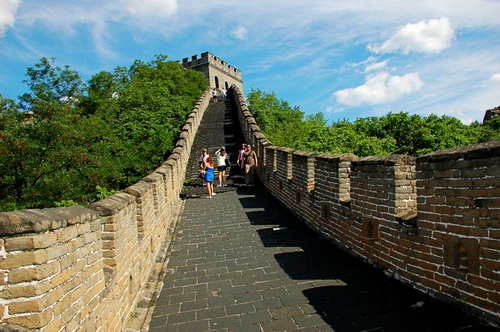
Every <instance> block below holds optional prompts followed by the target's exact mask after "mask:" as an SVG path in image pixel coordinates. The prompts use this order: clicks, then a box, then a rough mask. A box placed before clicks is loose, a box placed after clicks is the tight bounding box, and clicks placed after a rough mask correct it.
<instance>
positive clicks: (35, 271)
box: [9, 261, 59, 284]
mask: <svg viewBox="0 0 500 332" xmlns="http://www.w3.org/2000/svg"><path fill="white" fill-rule="evenodd" d="M58 272H59V263H58V262H56V261H52V262H51V263H48V264H43V265H35V266H32V267H25V268H21V269H15V270H11V271H10V272H9V284H17V283H21V282H28V281H39V280H43V279H45V278H48V277H50V276H53V275H55V274H57V273H58Z"/></svg>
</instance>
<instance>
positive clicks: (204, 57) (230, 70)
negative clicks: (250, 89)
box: [181, 52, 243, 91]
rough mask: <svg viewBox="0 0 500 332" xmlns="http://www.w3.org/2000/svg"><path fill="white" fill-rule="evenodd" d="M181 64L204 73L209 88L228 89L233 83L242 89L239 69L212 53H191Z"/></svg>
mask: <svg viewBox="0 0 500 332" xmlns="http://www.w3.org/2000/svg"><path fill="white" fill-rule="evenodd" d="M181 64H182V66H183V67H184V68H189V69H193V70H196V71H199V72H202V73H203V74H205V76H206V77H207V78H208V79H209V81H210V87H211V88H216V89H221V88H225V89H226V90H228V89H229V88H230V87H231V86H233V85H234V86H237V87H238V89H240V91H243V79H242V76H241V71H240V70H238V69H236V68H235V67H233V66H232V65H230V64H228V63H227V62H225V61H224V60H222V59H220V58H218V57H216V56H215V55H213V54H212V53H209V52H205V53H202V54H201V56H198V55H193V56H192V57H191V58H184V59H182V62H181Z"/></svg>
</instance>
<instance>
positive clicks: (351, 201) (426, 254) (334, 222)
mask: <svg viewBox="0 0 500 332" xmlns="http://www.w3.org/2000/svg"><path fill="white" fill-rule="evenodd" d="M233 98H234V99H238V98H239V100H240V101H239V102H236V103H235V104H236V106H237V107H238V117H239V120H240V122H241V128H242V130H243V135H244V136H245V139H246V140H247V141H248V142H251V143H252V144H253V145H254V146H255V147H256V148H255V150H256V151H257V152H258V153H259V156H260V157H261V158H263V157H265V159H266V161H267V162H266V163H265V164H264V165H262V167H261V168H260V169H259V176H260V180H261V182H262V183H263V184H264V185H265V186H266V188H267V189H268V190H269V191H270V192H271V193H272V194H273V196H275V197H276V198H277V199H278V200H279V201H281V202H282V203H283V204H284V205H285V206H286V207H288V208H289V209H290V210H291V211H292V213H293V214H295V215H296V216H297V217H298V218H299V219H301V220H303V221H304V222H305V223H306V224H307V225H309V226H310V227H312V228H313V229H315V230H316V231H317V232H319V233H321V234H323V236H325V237H327V238H329V239H331V240H332V241H333V242H334V243H336V244H337V245H338V246H339V247H340V248H343V249H345V250H347V251H348V252H350V253H351V254H352V255H354V256H357V257H360V258H363V259H365V260H367V261H369V262H371V263H372V264H375V265H378V266H380V267H382V268H384V269H386V273H387V274H388V275H394V276H395V277H396V276H397V278H398V279H400V280H401V281H403V282H405V283H410V284H412V285H413V286H414V287H415V288H417V289H420V290H422V291H423V292H427V293H429V294H434V295H435V296H437V297H439V298H441V299H444V300H446V301H450V302H453V303H457V304H459V305H462V306H464V307H465V308H467V309H469V310H473V311H478V312H479V313H480V314H481V315H483V316H484V317H485V318H486V319H488V320H491V321H495V322H497V323H499V322H500V301H499V299H500V296H498V293H499V290H500V263H498V258H499V257H500V241H499V239H500V231H499V230H498V229H499V228H500V141H492V142H487V143H484V144H477V145H473V146H467V147H463V148H459V149H450V150H444V151H438V152H434V153H431V154H428V155H425V156H423V157H420V158H417V159H415V158H413V157H408V156H400V155H395V156H385V157H365V158H357V157H356V156H350V155H343V156H337V155H317V154H310V153H304V152H302V151H295V150H292V149H287V148H283V147H279V146H274V145H272V143H271V142H269V141H268V140H267V139H265V137H264V136H263V135H262V133H261V132H260V129H259V128H258V127H257V126H256V125H255V120H254V119H253V117H252V115H251V114H250V112H249V111H248V108H247V106H246V105H245V102H244V98H243V96H242V94H241V93H239V92H238V91H237V90H235V93H234V97H233ZM404 215H409V216H413V217H411V218H409V219H408V220H405V219H404V218H401V216H404ZM494 290H495V291H494Z"/></svg>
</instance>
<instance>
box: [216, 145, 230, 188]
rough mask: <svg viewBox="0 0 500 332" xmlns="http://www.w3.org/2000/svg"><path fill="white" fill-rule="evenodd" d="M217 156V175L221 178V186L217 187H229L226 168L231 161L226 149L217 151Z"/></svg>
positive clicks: (222, 148)
mask: <svg viewBox="0 0 500 332" xmlns="http://www.w3.org/2000/svg"><path fill="white" fill-rule="evenodd" d="M215 156H216V157H217V173H218V176H219V184H218V185H217V187H222V186H224V187H227V181H226V168H227V163H228V161H229V160H228V156H227V153H226V148H225V147H221V148H220V149H219V150H217V151H215Z"/></svg>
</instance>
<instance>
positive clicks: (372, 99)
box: [334, 72, 424, 106]
mask: <svg viewBox="0 0 500 332" xmlns="http://www.w3.org/2000/svg"><path fill="white" fill-rule="evenodd" d="M423 85H424V82H423V81H422V80H421V79H420V77H419V75H418V73H409V74H406V75H404V76H391V75H390V74H389V73H386V72H381V73H377V74H373V75H368V76H367V77H366V82H365V84H363V85H360V86H358V87H356V88H349V89H344V90H339V91H336V92H335V93H334V96H335V97H336V98H337V101H338V102H339V103H341V104H344V105H346V106H357V105H360V104H363V103H366V104H370V105H376V104H383V103H388V102H392V101H395V100H398V99H399V98H400V97H401V96H402V95H404V94H409V93H412V92H415V91H419V90H420V89H421V88H422V86H423Z"/></svg>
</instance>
